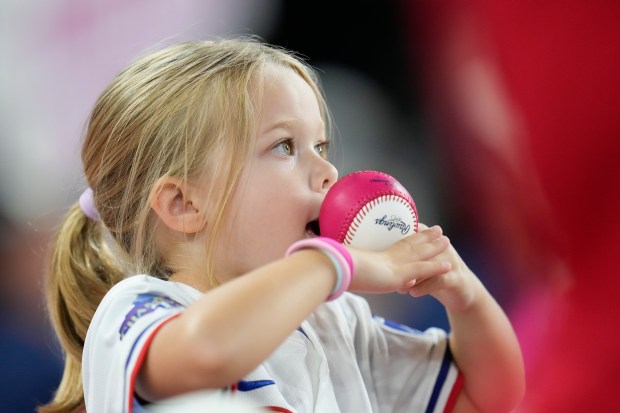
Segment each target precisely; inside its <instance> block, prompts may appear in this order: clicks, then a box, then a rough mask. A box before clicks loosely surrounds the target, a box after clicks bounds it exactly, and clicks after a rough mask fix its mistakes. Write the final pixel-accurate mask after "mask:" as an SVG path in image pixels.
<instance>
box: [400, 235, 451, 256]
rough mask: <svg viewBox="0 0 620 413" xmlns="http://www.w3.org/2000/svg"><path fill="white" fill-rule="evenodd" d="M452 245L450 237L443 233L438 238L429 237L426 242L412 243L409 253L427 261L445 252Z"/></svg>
mask: <svg viewBox="0 0 620 413" xmlns="http://www.w3.org/2000/svg"><path fill="white" fill-rule="evenodd" d="M449 246H450V240H449V239H448V237H446V236H444V235H441V236H439V237H438V238H434V239H429V240H428V241H427V242H424V243H416V244H413V245H410V248H411V250H410V251H409V255H410V256H411V257H412V258H414V259H416V260H418V261H425V260H429V259H431V258H433V257H436V256H437V255H439V254H441V253H442V252H444V251H445V250H446V249H447V248H448V247H449Z"/></svg>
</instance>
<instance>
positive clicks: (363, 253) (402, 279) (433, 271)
mask: <svg viewBox="0 0 620 413" xmlns="http://www.w3.org/2000/svg"><path fill="white" fill-rule="evenodd" d="M449 247H450V242H449V240H448V238H446V237H445V236H443V235H442V230H441V228H440V227H439V226H434V227H432V228H427V227H424V229H423V230H421V231H418V232H417V233H415V234H413V235H411V236H409V237H407V238H404V239H402V240H401V241H399V242H397V243H396V244H394V245H392V246H391V247H390V248H388V249H387V250H385V251H380V252H374V251H368V250H360V249H356V248H350V247H349V248H348V249H349V251H350V252H351V256H352V258H353V261H354V266H355V275H354V277H353V280H352V282H351V286H350V287H349V290H350V291H356V292H366V293H390V292H394V291H399V292H404V293H406V292H409V291H411V289H412V288H413V287H414V286H415V285H417V284H419V283H421V282H423V281H428V280H431V279H433V278H436V277H440V276H442V275H445V274H447V273H448V272H449V271H450V270H451V269H452V262H454V261H455V260H454V259H452V257H451V256H450V254H446V251H447V249H448V248H449Z"/></svg>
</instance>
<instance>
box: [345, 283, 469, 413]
mask: <svg viewBox="0 0 620 413" xmlns="http://www.w3.org/2000/svg"><path fill="white" fill-rule="evenodd" d="M340 305H341V306H342V307H341V309H342V314H341V317H344V318H345V320H346V321H345V322H346V325H347V327H348V329H349V331H348V332H347V333H348V334H351V336H350V337H351V340H353V344H352V350H353V351H354V353H355V357H356V359H357V362H358V365H359V367H360V372H361V374H362V376H363V380H364V382H365V385H366V387H367V388H368V390H369V394H371V397H372V398H373V399H374V400H373V401H372V402H373V404H374V406H375V408H376V409H377V411H391V412H410V411H419V412H428V413H431V412H433V413H434V412H449V411H451V410H452V408H453V405H454V402H455V401H456V397H457V396H458V394H459V392H460V389H461V385H462V378H461V376H460V373H459V371H458V369H457V367H456V365H455V364H454V362H453V360H452V354H451V352H450V347H449V343H448V334H447V332H446V331H444V330H442V329H438V328H430V329H427V330H425V331H419V330H416V329H413V328H410V327H407V326H404V325H402V324H398V323H395V322H393V321H390V320H387V319H385V318H381V317H377V316H373V315H372V314H371V311H370V308H369V306H368V303H367V302H366V300H365V299H363V298H362V297H359V296H355V295H353V294H347V295H346V297H344V300H342V302H341V304H340Z"/></svg>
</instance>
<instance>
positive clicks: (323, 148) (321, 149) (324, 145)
mask: <svg viewBox="0 0 620 413" xmlns="http://www.w3.org/2000/svg"><path fill="white" fill-rule="evenodd" d="M314 150H315V151H316V153H318V154H319V155H320V156H321V158H323V159H327V155H328V153H329V142H321V143H319V144H318V145H316V146H315V147H314Z"/></svg>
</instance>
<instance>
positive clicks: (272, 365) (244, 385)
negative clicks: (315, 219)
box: [82, 275, 461, 413]
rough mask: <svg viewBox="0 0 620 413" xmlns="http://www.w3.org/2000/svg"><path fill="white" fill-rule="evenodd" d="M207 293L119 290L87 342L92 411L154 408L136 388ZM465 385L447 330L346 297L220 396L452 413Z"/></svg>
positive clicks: (359, 409)
mask: <svg viewBox="0 0 620 413" xmlns="http://www.w3.org/2000/svg"><path fill="white" fill-rule="evenodd" d="M203 296H204V294H203V293H201V292H199V291H198V290H195V289H194V288H192V287H189V286H187V285H185V284H182V283H178V282H172V281H162V280H159V279H157V278H154V277H151V276H147V275H136V276H133V277H130V278H128V279H126V280H124V281H122V282H120V283H118V284H117V285H116V286H114V287H113V288H112V289H111V290H110V291H109V292H108V294H107V295H106V296H105V297H104V299H103V300H102V302H101V304H100V306H99V308H98V309H97V312H96V313H95V316H94V317H93V320H92V322H91V325H90V327H89V329H88V333H87V335H86V342H85V344H84V353H83V357H82V376H83V383H84V396H85V400H86V410H87V411H88V412H89V413H98V412H105V413H111V412H122V413H131V412H141V411H148V404H146V405H141V404H140V402H139V401H138V400H137V399H136V397H135V394H134V386H135V383H136V377H137V373H138V371H139V369H140V366H141V363H142V361H143V359H144V356H145V354H146V351H147V349H148V346H149V343H150V341H151V339H152V338H153V337H154V335H155V333H156V332H157V330H158V329H159V328H160V327H161V326H162V325H164V323H166V322H167V321H169V320H171V319H172V318H174V317H177V316H180V315H181V314H182V312H183V310H184V309H185V308H187V307H188V306H189V305H191V304H192V303H193V302H194V301H196V300H198V299H200V298H201V297H203ZM248 346H251V343H248ZM460 383H461V380H460V375H459V373H458V371H457V369H456V366H455V365H454V364H453V362H452V359H451V355H450V350H449V347H448V339H447V334H446V332H445V331H443V330H440V329H436V328H431V329H428V330H426V331H424V332H420V331H417V330H414V329H411V328H408V327H405V326H402V325H399V324H396V323H393V322H390V321H388V320H385V319H382V318H378V317H373V316H372V314H371V312H370V308H369V306H368V303H367V301H366V300H365V299H363V298H362V297H359V296H357V295H354V294H350V293H345V294H344V295H343V296H341V297H340V298H339V299H337V300H334V301H330V302H326V303H324V304H321V305H320V306H319V307H318V308H317V309H316V310H315V312H314V313H313V314H312V315H311V316H310V317H309V318H308V319H307V320H305V321H303V322H302V324H301V325H300V327H299V328H298V329H297V330H295V331H294V332H293V333H292V334H291V335H290V336H289V337H288V338H287V339H286V341H285V342H284V343H282V345H281V346H280V347H279V348H278V349H277V350H276V351H275V352H274V353H273V354H272V355H271V356H270V357H269V359H267V360H266V361H265V362H263V363H262V364H261V365H260V366H258V367H257V368H256V369H255V370H254V371H252V372H250V373H249V374H248V375H247V376H246V377H244V378H243V380H241V381H239V382H238V383H235V384H234V385H232V386H230V387H229V388H227V389H221V390H217V391H214V392H215V393H218V392H225V393H228V394H230V395H231V396H232V397H234V398H238V399H240V400H243V401H244V402H246V401H247V402H251V403H252V404H253V405H257V406H261V407H263V408H266V410H267V411H270V410H271V411H277V412H298V413H308V412H317V413H337V412H344V413H349V412H351V413H352V412H354V413H364V412H368V413H370V412H376V413H380V412H395V413H397V412H444V411H447V410H449V409H450V408H451V406H452V405H453V402H454V400H455V397H456V395H457V394H458V391H459V389H460Z"/></svg>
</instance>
